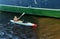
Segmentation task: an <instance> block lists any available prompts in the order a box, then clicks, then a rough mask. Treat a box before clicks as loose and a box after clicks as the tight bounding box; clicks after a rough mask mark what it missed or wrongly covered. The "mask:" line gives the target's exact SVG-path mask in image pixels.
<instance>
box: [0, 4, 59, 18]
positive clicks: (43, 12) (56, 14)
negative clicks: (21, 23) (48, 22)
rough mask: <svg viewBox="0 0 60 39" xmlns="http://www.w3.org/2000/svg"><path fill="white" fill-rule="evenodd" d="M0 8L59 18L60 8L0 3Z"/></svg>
mask: <svg viewBox="0 0 60 39" xmlns="http://www.w3.org/2000/svg"><path fill="white" fill-rule="evenodd" d="M0 10H2V11H9V12H18V13H23V12H25V13H26V14H32V15H39V16H50V17H58V18H60V9H47V8H34V7H21V6H10V5H9V6H8V5H7V6H5V5H0Z"/></svg>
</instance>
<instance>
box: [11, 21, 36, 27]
mask: <svg viewBox="0 0 60 39" xmlns="http://www.w3.org/2000/svg"><path fill="white" fill-rule="evenodd" d="M10 22H12V23H16V24H20V25H25V26H36V24H34V23H29V22H28V23H23V21H17V22H15V21H14V20H10Z"/></svg>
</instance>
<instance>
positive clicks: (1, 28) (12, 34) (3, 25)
mask: <svg viewBox="0 0 60 39" xmlns="http://www.w3.org/2000/svg"><path fill="white" fill-rule="evenodd" d="M20 15H21V14H17V13H11V12H0V39H36V38H35V37H36V36H35V33H34V29H33V28H32V27H26V26H22V25H17V24H10V20H11V19H13V17H14V16H18V17H19V16H20ZM30 18H31V17H27V16H24V17H23V18H21V20H25V21H26V22H27V21H32V20H30ZM31 19H32V18H31ZM32 22H33V21H32ZM8 23H9V24H8Z"/></svg>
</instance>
